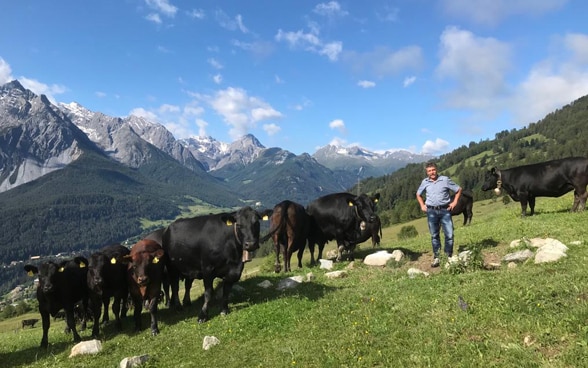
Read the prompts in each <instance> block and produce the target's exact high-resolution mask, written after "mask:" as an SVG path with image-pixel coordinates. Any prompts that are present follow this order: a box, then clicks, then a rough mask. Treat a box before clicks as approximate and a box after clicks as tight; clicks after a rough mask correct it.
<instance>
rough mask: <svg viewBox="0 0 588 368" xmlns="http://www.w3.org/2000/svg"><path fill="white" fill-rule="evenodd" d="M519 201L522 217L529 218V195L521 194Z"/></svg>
mask: <svg viewBox="0 0 588 368" xmlns="http://www.w3.org/2000/svg"><path fill="white" fill-rule="evenodd" d="M519 201H520V202H521V217H525V216H527V195H526V194H520V193H519ZM531 214H532V213H531Z"/></svg>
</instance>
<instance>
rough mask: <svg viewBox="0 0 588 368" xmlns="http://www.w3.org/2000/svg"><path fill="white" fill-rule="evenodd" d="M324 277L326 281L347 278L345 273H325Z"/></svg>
mask: <svg viewBox="0 0 588 368" xmlns="http://www.w3.org/2000/svg"><path fill="white" fill-rule="evenodd" d="M325 277H326V278H328V279H340V278H342V277H347V271H333V272H327V273H325Z"/></svg>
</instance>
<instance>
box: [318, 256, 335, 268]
mask: <svg viewBox="0 0 588 368" xmlns="http://www.w3.org/2000/svg"><path fill="white" fill-rule="evenodd" d="M319 263H320V264H321V265H320V267H319V268H322V269H325V270H330V269H332V268H333V261H331V260H330V259H319Z"/></svg>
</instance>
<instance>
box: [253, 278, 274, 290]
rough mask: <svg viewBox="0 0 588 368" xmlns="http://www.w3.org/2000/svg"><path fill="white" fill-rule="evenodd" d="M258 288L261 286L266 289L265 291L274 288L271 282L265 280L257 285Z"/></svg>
mask: <svg viewBox="0 0 588 368" xmlns="http://www.w3.org/2000/svg"><path fill="white" fill-rule="evenodd" d="M257 286H259V287H261V288H264V289H267V288H270V287H272V283H271V281H270V280H263V281H262V282H260V283H259V284H257Z"/></svg>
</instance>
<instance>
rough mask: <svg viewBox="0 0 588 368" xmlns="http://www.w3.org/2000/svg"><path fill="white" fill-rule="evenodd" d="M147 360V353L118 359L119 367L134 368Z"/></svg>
mask: <svg viewBox="0 0 588 368" xmlns="http://www.w3.org/2000/svg"><path fill="white" fill-rule="evenodd" d="M148 360H149V355H147V354H145V355H140V356H133V357H129V358H124V359H123V360H121V361H120V364H119V367H120V368H135V367H139V366H141V365H142V364H145V363H147V361H148Z"/></svg>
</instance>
